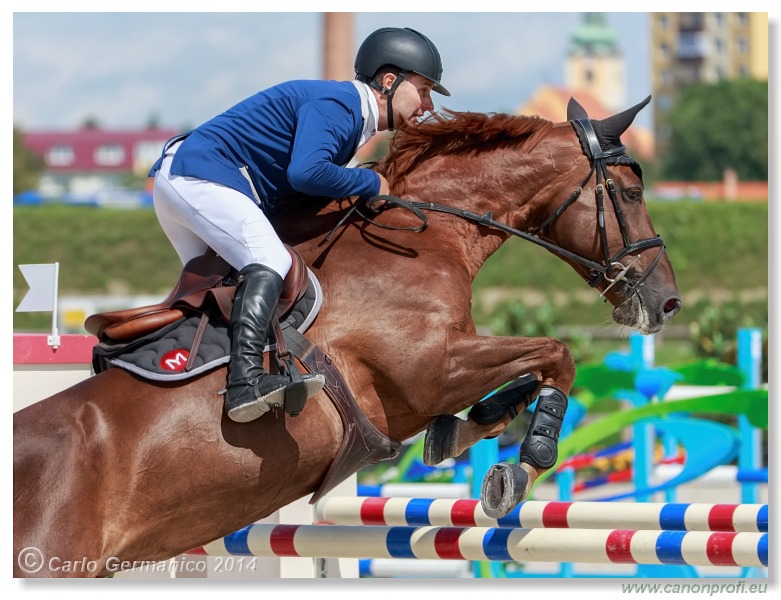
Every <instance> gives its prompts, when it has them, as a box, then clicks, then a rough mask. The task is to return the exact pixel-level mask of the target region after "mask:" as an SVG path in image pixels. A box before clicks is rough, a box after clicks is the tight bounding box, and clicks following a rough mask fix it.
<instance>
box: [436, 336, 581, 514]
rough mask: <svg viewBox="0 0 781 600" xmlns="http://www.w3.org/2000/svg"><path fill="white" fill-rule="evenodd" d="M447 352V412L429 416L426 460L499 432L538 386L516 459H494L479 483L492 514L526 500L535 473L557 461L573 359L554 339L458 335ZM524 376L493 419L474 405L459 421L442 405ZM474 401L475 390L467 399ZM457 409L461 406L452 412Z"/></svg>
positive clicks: (448, 454)
mask: <svg viewBox="0 0 781 600" xmlns="http://www.w3.org/2000/svg"><path fill="white" fill-rule="evenodd" d="M448 356H449V358H450V364H451V365H453V367H454V368H453V372H452V373H451V374H450V377H449V378H448V382H447V386H446V390H445V393H443V395H442V399H443V409H444V410H443V413H445V414H443V415H442V416H440V417H437V418H435V419H434V420H433V421H432V423H431V425H430V426H429V429H428V431H427V433H426V448H425V453H424V462H426V463H427V464H437V463H439V462H441V461H442V460H444V459H445V458H449V457H452V456H458V455H460V454H461V453H462V452H463V451H464V450H466V449H467V448H469V447H471V446H472V445H474V444H475V443H477V442H478V441H480V440H482V439H484V438H485V437H488V436H495V435H498V434H499V433H501V432H502V431H503V430H504V429H505V428H506V427H507V426H508V425H509V424H510V422H511V421H512V420H513V418H514V417H515V415H517V414H518V413H519V412H522V411H523V410H524V409H525V408H526V407H527V406H528V405H529V404H531V402H532V401H533V400H534V398H536V397H537V396H538V394H537V393H532V390H533V391H534V392H537V391H538V392H539V401H538V402H537V407H536V410H535V412H534V415H533V416H532V419H531V422H530V424H529V429H528V431H527V434H526V439H525V440H524V442H523V444H522V445H521V456H520V462H519V465H510V464H506V463H502V464H500V465H495V466H494V467H492V469H491V470H490V471H489V473H488V475H487V476H486V479H485V482H484V485H483V493H482V501H483V508H484V509H485V510H486V512H487V513H489V515H490V516H493V517H495V518H498V517H500V516H504V515H505V514H507V513H508V512H510V510H512V508H514V507H515V506H516V505H517V504H518V502H520V501H521V500H523V499H524V498H526V497H527V496H528V494H529V492H530V490H531V487H532V486H533V485H534V482H535V481H536V480H537V478H538V477H539V476H540V475H541V474H542V473H544V472H545V471H547V470H548V469H550V468H551V467H553V466H554V465H555V463H556V459H557V456H558V453H557V440H558V435H559V432H560V431H561V424H562V422H563V419H564V412H565V411H566V408H567V395H568V393H569V391H570V388H571V387H572V382H573V381H574V378H575V363H574V362H573V360H572V356H571V354H570V352H569V349H568V348H567V346H566V345H565V344H563V343H562V342H560V341H559V340H555V339H552V338H512V337H479V336H469V335H462V336H459V337H458V338H457V339H455V340H453V341H452V343H451V344H450V345H449V346H448ZM524 374H525V377H523V378H521V379H519V382H521V385H519V386H518V387H517V389H518V390H519V391H520V392H521V393H519V394H516V395H512V394H508V395H507V398H508V400H509V401H510V403H511V404H509V405H507V403H506V402H505V405H506V406H507V408H506V409H502V412H500V413H499V414H497V415H494V417H495V418H486V417H487V416H488V415H486V414H485V413H486V411H485V410H482V411H477V412H476V409H475V408H473V409H472V411H470V413H469V417H468V418H467V419H466V420H463V419H459V418H457V417H453V416H452V412H454V411H452V410H447V408H446V407H445V406H444V404H445V403H447V401H448V400H450V402H451V403H452V401H453V399H454V398H459V397H463V395H464V391H465V390H471V391H472V393H474V392H475V390H479V391H477V394H476V395H478V394H480V393H481V392H482V391H483V390H486V389H487V390H488V391H490V390H491V389H494V388H496V387H497V386H498V385H501V384H503V383H505V382H507V381H509V380H511V379H516V378H518V377H519V376H521V375H524ZM535 383H536V384H537V385H535ZM483 393H484V392H483ZM473 402H474V396H473V397H472V399H471V402H470V403H473ZM497 404H499V405H500V407H501V406H502V405H501V403H497ZM451 406H452V404H451ZM462 408H465V407H463V406H462V407H460V408H458V409H457V410H456V411H455V412H458V410H460V409H462ZM481 408H482V406H481ZM493 408H496V407H495V406H494V407H493ZM475 413H476V414H475ZM489 414H490V411H489Z"/></svg>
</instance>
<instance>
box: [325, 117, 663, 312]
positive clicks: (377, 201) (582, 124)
mask: <svg viewBox="0 0 781 600" xmlns="http://www.w3.org/2000/svg"><path fill="white" fill-rule="evenodd" d="M570 123H572V125H573V127H574V129H575V131H576V133H577V134H578V137H579V138H580V140H581V142H583V143H582V146H583V149H584V153H585V154H586V156H587V157H588V158H589V161H590V162H591V170H590V171H589V172H588V175H586V177H585V178H584V179H583V181H582V182H581V184H580V185H579V186H578V188H577V189H576V190H575V191H574V192H573V193H572V194H571V195H570V196H569V198H567V199H566V200H565V201H564V202H563V203H562V204H561V206H559V208H558V209H556V210H555V211H554V212H553V213H551V215H549V216H548V217H547V218H546V219H545V221H543V223H542V224H541V225H540V226H539V227H537V228H535V230H534V231H533V232H531V233H529V232H525V231H521V230H519V229H515V228H513V227H510V226H509V225H505V224H504V223H500V222H498V221H496V220H494V218H493V213H492V211H490V210H489V211H487V212H485V213H484V214H482V215H480V214H477V213H473V212H471V211H468V210H463V209H460V208H455V207H453V206H449V205H447V204H437V203H435V202H415V201H409V200H404V199H403V198H399V197H397V196H391V195H379V196H374V197H372V198H368V199H364V201H358V202H356V203H355V204H354V205H353V206H352V207H351V209H350V210H349V211H348V212H347V214H346V215H345V216H344V217H343V218H342V219H341V220H340V221H339V223H337V225H336V226H335V227H334V228H333V230H332V231H331V232H330V233H329V234H328V235H327V236H326V237H325V239H324V240H323V242H327V241H328V240H329V239H330V238H331V236H332V235H333V234H334V233H335V232H336V231H337V230H338V229H339V228H340V227H341V226H342V225H343V224H344V223H345V222H346V221H347V220H348V218H349V217H350V216H351V215H352V214H353V213H354V212H357V213H358V214H359V215H360V216H361V217H363V219H364V220H365V221H367V222H368V223H371V224H372V225H375V226H377V227H380V228H382V229H389V230H394V231H414V232H417V233H420V232H423V231H425V230H426V229H427V228H428V217H426V215H425V214H424V212H423V211H431V212H438V213H445V214H449V215H454V216H456V217H459V218H462V219H464V220H466V221H470V222H473V223H475V224H477V225H480V226H482V227H487V228H489V229H498V230H499V231H503V232H505V233H508V234H510V235H513V236H515V237H519V238H522V239H524V240H527V241H529V242H531V243H533V244H536V245H537V246H542V247H543V248H545V249H546V250H548V251H550V252H552V253H554V254H557V255H558V256H561V257H563V258H566V259H568V260H571V261H573V262H575V263H578V264H580V265H582V266H584V267H586V268H587V269H588V270H589V275H590V278H584V279H585V281H586V283H588V285H589V286H591V287H597V286H598V285H599V284H600V283H602V282H603V281H607V282H609V285H608V286H607V287H606V288H605V289H604V291H603V292H602V293H601V294H600V296H604V295H605V293H607V291H608V290H609V289H610V288H611V287H613V286H614V285H615V284H617V283H618V282H619V281H621V280H623V279H625V278H626V275H627V272H628V271H629V269H630V267H631V266H632V265H633V264H634V263H635V262H636V261H637V260H638V259H639V258H640V253H641V252H642V251H644V250H647V249H649V248H655V247H659V253H658V254H657V255H656V257H655V258H654V260H653V262H652V263H651V264H650V265H649V266H648V268H647V269H646V270H645V271H644V272H643V274H642V275H641V276H640V277H639V278H638V279H637V280H636V281H635V282H634V283H633V284H632V285H631V287H629V289H628V291H627V294H626V297H627V298H629V297H630V296H631V295H632V294H634V293H635V292H636V291H637V289H638V287H639V286H640V285H641V284H642V283H643V282H644V281H645V280H646V278H648V276H649V275H650V274H651V272H652V271H653V270H654V269H655V268H656V265H657V264H659V261H660V260H661V258H662V254H664V249H665V246H664V240H662V238H661V236H659V235H657V236H656V237H653V238H646V239H642V240H638V241H636V242H632V241H630V239H629V232H628V230H627V225H626V221H625V219H624V213H623V211H622V210H621V206H620V203H619V202H618V198H617V197H616V189H615V184H614V182H613V180H612V179H611V178H610V177H609V175H608V170H607V166H608V164H617V163H618V162H619V160H620V161H621V162H622V164H629V165H632V166H637V163H636V162H635V161H634V160H633V159H631V158H630V157H629V156H627V154H626V146H618V147H616V148H612V149H610V150H602V147H601V145H600V143H599V139H598V137H597V134H596V132H595V131H594V126H593V125H592V123H591V121H590V120H589V119H587V118H585V119H576V120H573V121H570ZM595 174H596V184H597V185H596V192H595V193H596V201H597V226H598V228H599V232H600V236H601V238H602V250H603V252H604V257H605V258H604V262H601V263H598V262H595V261H593V260H590V259H588V258H586V257H584V256H581V255H580V254H576V253H574V252H571V251H569V250H567V249H565V248H562V247H561V246H558V245H557V244H554V243H553V242H551V241H549V240H546V239H544V238H541V237H539V235H538V234H539V233H540V232H543V231H545V230H547V229H548V228H549V227H550V225H551V224H552V223H553V222H554V221H555V220H556V219H557V218H558V217H559V216H561V215H562V214H563V213H564V211H565V210H566V209H567V208H568V207H569V206H570V205H572V204H573V203H574V202H575V201H576V200H577V199H578V198H579V197H580V194H581V192H582V191H583V187H584V186H585V185H586V184H588V182H589V181H590V180H591V178H592V176H594V175H595ZM603 182H604V183H603ZM605 190H607V196H608V198H609V199H610V202H611V203H612V205H613V209H614V211H615V215H616V219H617V220H618V226H619V229H620V231H621V238H622V240H623V244H624V245H623V247H622V248H621V249H620V250H619V251H618V252H617V253H616V254H615V255H614V256H612V257H611V256H610V248H609V245H608V239H607V228H606V225H605V198H604V196H605ZM363 205H366V206H367V207H368V208H369V209H370V210H371V211H372V212H373V213H375V214H378V213H379V212H380V211H381V210H385V209H389V208H393V207H396V206H398V207H400V208H404V209H406V210H408V211H410V212H411V213H413V214H414V215H415V216H416V217H417V218H418V219H420V221H421V224H420V225H418V226H415V227H394V226H388V225H383V224H381V223H377V222H376V221H374V220H372V219H371V217H369V216H367V215H365V214H363V213H362V212H361V210H360V208H361V206H363ZM634 252H637V255H636V256H634V257H633V260H632V261H631V262H630V263H629V264H627V265H624V264H623V263H622V262H621V260H622V259H624V258H626V257H627V256H629V255H630V254H632V253H634Z"/></svg>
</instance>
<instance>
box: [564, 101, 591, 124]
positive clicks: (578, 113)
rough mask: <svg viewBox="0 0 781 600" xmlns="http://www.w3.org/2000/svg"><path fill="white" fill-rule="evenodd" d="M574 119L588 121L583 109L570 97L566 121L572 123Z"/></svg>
mask: <svg viewBox="0 0 781 600" xmlns="http://www.w3.org/2000/svg"><path fill="white" fill-rule="evenodd" d="M575 119H588V115H587V114H586V109H585V108H583V107H582V106H581V105H580V104H578V101H577V100H575V98H572V97H570V99H569V102H568V103H567V121H574V120H575Z"/></svg>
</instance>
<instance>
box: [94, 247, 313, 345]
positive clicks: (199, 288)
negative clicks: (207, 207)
mask: <svg viewBox="0 0 781 600" xmlns="http://www.w3.org/2000/svg"><path fill="white" fill-rule="evenodd" d="M285 248H287V251H288V252H289V253H290V256H291V258H292V259H293V266H292V267H291V268H290V271H289V272H288V274H287V276H286V277H285V282H284V285H283V288H282V294H281V296H280V298H279V304H278V305H277V316H278V317H279V318H280V319H282V318H284V317H285V316H286V314H287V313H288V312H289V311H290V310H291V309H292V308H293V306H295V304H296V302H298V301H299V300H300V299H301V298H302V297H303V296H304V294H305V293H306V289H307V285H308V283H309V274H308V270H307V267H306V263H305V262H304V259H303V258H301V255H300V254H299V253H298V252H296V251H295V250H294V249H293V248H291V247H290V246H287V245H285ZM237 275H238V273H237V272H236V270H235V269H234V268H233V267H231V266H230V265H229V264H228V263H227V262H225V260H224V259H223V258H222V257H220V256H218V255H217V254H216V253H215V252H214V251H213V250H209V251H208V252H207V253H206V254H203V255H202V256H198V257H196V258H193V259H192V260H191V261H189V262H188V263H187V264H186V265H185V266H184V268H183V269H182V274H181V276H180V277H179V281H178V282H177V283H176V286H174V288H173V290H171V292H170V293H169V294H168V296H167V297H166V298H165V299H164V300H163V301H161V302H160V303H158V304H152V305H149V306H140V307H138V308H128V309H125V310H116V311H111V312H104V313H97V314H94V315H91V316H89V317H88V318H87V320H86V321H85V322H84V327H85V329H86V330H87V331H88V332H89V333H91V334H92V335H94V336H96V337H97V338H98V339H99V340H101V341H106V340H111V341H114V342H126V341H130V340H134V339H137V338H139V337H141V336H143V335H146V334H148V333H151V332H153V331H157V330H158V329H161V328H162V327H165V326H166V325H170V324H171V323H173V322H175V321H177V320H179V319H181V318H182V317H184V316H185V312H186V311H188V310H189V311H193V310H194V311H197V312H203V311H205V310H206V309H207V308H212V309H213V310H214V311H215V312H216V313H217V314H218V315H219V317H220V318H221V319H222V320H223V321H224V322H225V323H226V324H230V315H231V309H232V307H233V297H234V295H235V293H236V277H237ZM208 305H211V306H210V307H209V306H208Z"/></svg>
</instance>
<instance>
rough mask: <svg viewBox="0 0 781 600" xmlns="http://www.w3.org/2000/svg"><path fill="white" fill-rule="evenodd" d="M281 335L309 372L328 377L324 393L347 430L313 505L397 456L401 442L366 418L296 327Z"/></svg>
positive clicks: (327, 359)
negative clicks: (366, 469) (362, 471)
mask: <svg viewBox="0 0 781 600" xmlns="http://www.w3.org/2000/svg"><path fill="white" fill-rule="evenodd" d="M282 335H283V337H284V339H285V342H286V343H287V347H288V349H289V350H290V352H292V353H293V355H295V356H296V358H298V360H300V361H301V363H302V364H303V365H304V367H305V368H306V369H307V371H309V372H310V373H321V374H322V375H323V376H324V377H325V387H324V388H323V391H325V393H326V394H327V395H328V397H329V398H330V399H331V402H333V404H334V406H335V407H336V410H337V412H338V413H339V417H340V418H341V420H342V426H343V428H344V436H343V437H342V444H341V446H340V447H339V451H338V453H337V455H336V458H335V459H334V462H333V463H331V467H330V468H329V469H328V473H326V475H325V478H324V479H323V482H322V483H321V484H320V487H319V488H318V490H317V491H316V492H315V494H314V495H313V496H312V498H311V499H310V500H309V503H310V504H314V503H315V502H317V501H318V500H319V499H320V498H321V497H322V496H323V495H325V494H327V493H328V492H330V491H331V490H332V489H333V488H335V487H336V486H337V485H338V484H339V483H341V482H342V481H344V480H345V479H347V478H348V477H349V476H350V475H352V474H353V473H357V472H358V471H359V470H360V469H362V468H364V467H367V466H369V465H373V464H376V463H378V462H380V461H383V460H387V459H389V458H394V457H395V456H397V455H398V453H399V450H400V449H401V442H399V441H397V440H394V439H391V438H389V437H388V436H386V435H385V434H384V433H382V432H381V431H380V430H379V429H377V428H376V427H375V426H374V424H373V423H372V422H371V421H369V419H368V418H367V417H366V415H364V414H363V412H362V411H361V409H360V407H359V406H358V403H357V402H356V401H355V398H354V397H353V395H352V393H351V392H350V389H349V388H348V387H347V384H346V383H345V381H344V378H342V375H341V373H339V370H338V369H337V368H336V366H335V365H334V364H333V361H332V360H331V357H330V356H328V355H327V354H325V353H324V352H323V351H322V350H321V349H320V348H319V347H318V346H316V345H315V344H314V343H312V342H311V341H310V340H308V339H307V338H306V337H304V336H303V335H302V334H300V333H299V332H298V331H296V330H295V328H293V327H283V328H282Z"/></svg>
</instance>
